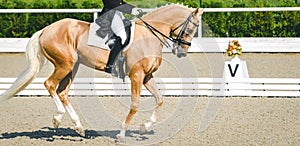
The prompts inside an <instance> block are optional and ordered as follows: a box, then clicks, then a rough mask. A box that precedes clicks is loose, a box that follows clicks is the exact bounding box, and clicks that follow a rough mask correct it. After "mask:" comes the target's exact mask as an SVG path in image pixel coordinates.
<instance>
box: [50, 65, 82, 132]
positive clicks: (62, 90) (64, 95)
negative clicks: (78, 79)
mask: <svg viewBox="0 0 300 146" xmlns="http://www.w3.org/2000/svg"><path fill="white" fill-rule="evenodd" d="M78 67H79V63H78V62H77V63H76V64H75V66H74V68H73V70H72V71H71V72H70V73H69V74H68V75H67V76H66V77H65V78H64V79H63V80H61V81H60V83H59V86H58V88H57V90H56V92H57V94H58V96H59V97H60V99H63V100H64V101H62V102H63V103H65V104H64V107H65V108H66V110H67V112H68V113H69V115H70V117H71V120H72V122H73V123H74V124H75V131H76V132H78V133H79V134H80V135H84V129H83V127H82V125H81V122H80V120H79V117H78V115H77V113H76V112H75V110H74V108H73V106H72V105H71V103H70V101H69V100H68V93H69V90H70V86H71V84H72V82H73V79H74V77H75V75H76V73H77V71H78Z"/></svg>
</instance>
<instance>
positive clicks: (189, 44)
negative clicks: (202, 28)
mask: <svg viewBox="0 0 300 146" xmlns="http://www.w3.org/2000/svg"><path fill="white" fill-rule="evenodd" d="M192 17H193V13H191V14H190V15H189V17H188V18H187V19H186V20H185V21H184V22H183V23H181V24H180V25H179V26H177V27H176V28H175V29H173V30H171V32H170V36H166V35H164V34H163V33H162V32H160V31H159V30H157V29H156V28H154V27H153V26H151V25H150V24H149V23H147V22H145V21H144V20H143V19H141V18H139V19H140V20H141V21H142V22H143V23H144V24H145V25H146V27H147V28H148V29H149V30H150V31H151V32H152V34H153V35H154V36H155V37H157V38H158V39H159V40H160V42H161V43H162V44H163V45H164V46H166V47H171V45H170V44H169V43H168V42H164V41H163V40H162V39H161V38H159V37H158V35H157V34H156V33H155V32H157V33H159V34H160V35H161V36H163V37H164V38H166V39H168V40H170V41H172V42H173V43H177V44H178V45H180V44H183V45H187V46H191V42H187V41H185V40H183V39H181V37H182V35H183V33H184V32H185V30H186V28H187V26H188V24H189V23H192V24H193V25H194V26H196V27H198V26H199V25H198V24H196V23H195V22H193V21H192V20H191V18H192ZM180 27H181V29H180V31H179V33H178V35H177V36H176V38H173V37H172V34H174V32H175V31H176V30H177V29H179V28H180Z"/></svg>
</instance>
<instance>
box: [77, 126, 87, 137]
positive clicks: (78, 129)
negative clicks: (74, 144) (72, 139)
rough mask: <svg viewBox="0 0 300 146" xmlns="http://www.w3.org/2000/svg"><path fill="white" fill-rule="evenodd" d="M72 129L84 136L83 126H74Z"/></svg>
mask: <svg viewBox="0 0 300 146" xmlns="http://www.w3.org/2000/svg"><path fill="white" fill-rule="evenodd" d="M74 130H75V131H76V132H77V133H78V134H79V135H80V136H83V137H84V136H85V132H84V129H83V127H75V128H74Z"/></svg>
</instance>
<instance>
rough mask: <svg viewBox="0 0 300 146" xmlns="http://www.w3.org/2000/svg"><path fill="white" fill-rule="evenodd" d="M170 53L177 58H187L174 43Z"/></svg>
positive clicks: (184, 52) (183, 51) (181, 49)
mask: <svg viewBox="0 0 300 146" xmlns="http://www.w3.org/2000/svg"><path fill="white" fill-rule="evenodd" d="M172 53H173V54H174V55H177V57H178V58H181V57H186V56H187V51H185V50H184V49H183V48H182V47H181V46H180V45H178V44H175V43H174V44H173V49H172Z"/></svg>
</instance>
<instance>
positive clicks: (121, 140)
mask: <svg viewBox="0 0 300 146" xmlns="http://www.w3.org/2000/svg"><path fill="white" fill-rule="evenodd" d="M115 142H116V143H125V136H122V135H120V134H118V135H117V136H116V141H115Z"/></svg>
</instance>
